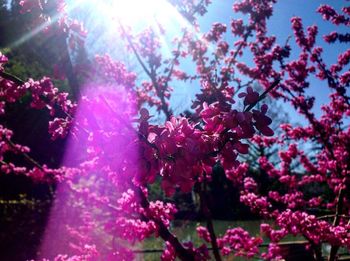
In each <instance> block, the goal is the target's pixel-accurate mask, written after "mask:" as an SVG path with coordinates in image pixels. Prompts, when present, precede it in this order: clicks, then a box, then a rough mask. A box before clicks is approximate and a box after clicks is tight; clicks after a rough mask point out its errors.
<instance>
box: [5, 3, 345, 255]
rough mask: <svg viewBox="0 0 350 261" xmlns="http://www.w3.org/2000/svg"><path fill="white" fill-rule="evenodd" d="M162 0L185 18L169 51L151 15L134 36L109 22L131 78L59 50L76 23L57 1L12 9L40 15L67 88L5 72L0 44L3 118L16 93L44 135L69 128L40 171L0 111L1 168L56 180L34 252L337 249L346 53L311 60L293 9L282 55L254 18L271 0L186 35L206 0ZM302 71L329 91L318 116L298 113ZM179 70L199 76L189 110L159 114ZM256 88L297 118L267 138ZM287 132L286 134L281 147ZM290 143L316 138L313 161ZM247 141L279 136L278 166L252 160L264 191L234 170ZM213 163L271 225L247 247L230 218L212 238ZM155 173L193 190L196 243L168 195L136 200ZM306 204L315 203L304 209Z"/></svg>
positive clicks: (69, 46)
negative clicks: (58, 162)
mask: <svg viewBox="0 0 350 261" xmlns="http://www.w3.org/2000/svg"><path fill="white" fill-rule="evenodd" d="M169 2H170V3H171V4H172V6H173V7H174V8H176V9H177V10H178V12H179V13H180V14H181V15H182V16H183V17H184V18H185V19H186V21H188V23H190V24H191V25H192V26H193V28H194V29H191V30H190V29H188V28H187V29H185V30H184V31H183V34H182V35H181V36H179V37H177V38H176V39H175V41H174V45H175V46H174V50H173V51H172V53H171V55H170V57H163V56H164V55H163V54H162V53H161V52H160V50H161V41H160V36H159V32H160V33H161V34H166V30H165V29H164V28H162V26H161V25H160V24H158V25H157V32H158V33H157V32H156V30H155V28H154V27H150V28H147V29H146V30H144V31H142V32H141V33H139V34H134V33H133V32H132V28H128V27H127V26H126V25H124V24H123V23H122V21H119V22H118V21H117V26H118V27H119V31H120V35H121V38H122V39H123V40H124V41H125V45H126V46H127V48H128V50H129V51H130V52H131V53H132V54H133V55H134V56H135V59H136V61H137V62H138V64H139V66H140V67H141V68H142V70H143V74H141V75H136V74H135V73H133V72H130V71H128V70H127V68H126V66H125V65H124V64H123V63H122V62H119V61H114V60H113V59H112V58H111V57H110V56H108V55H100V56H96V57H95V58H94V60H93V61H92V62H91V63H86V64H79V66H74V64H73V63H72V62H71V59H70V55H71V54H74V53H75V52H78V50H79V48H80V47H81V46H83V45H84V39H85V37H86V32H85V31H84V29H83V27H82V25H81V24H80V23H78V22H76V21H74V20H72V19H70V18H69V16H68V15H67V13H66V8H67V6H66V5H65V4H64V1H31V0H25V1H21V2H20V4H21V5H22V7H23V12H33V14H34V16H35V17H37V20H36V24H37V25H38V24H39V25H41V26H42V24H44V25H45V26H42V27H44V31H45V36H46V37H47V36H50V35H51V36H55V37H56V38H55V39H58V40H57V45H58V46H59V48H60V50H64V51H63V52H62V57H63V58H62V60H61V61H60V64H57V65H56V66H57V72H59V73H58V74H59V75H60V77H62V76H65V77H67V78H68V80H69V82H70V85H71V86H72V88H73V92H72V93H73V94H74V95H73V96H74V97H73V98H72V99H69V96H68V94H67V93H63V92H60V91H59V89H58V88H56V87H55V86H54V85H53V83H52V81H51V80H50V78H48V77H45V78H43V79H41V80H33V79H29V80H22V79H19V78H17V77H16V76H14V75H11V74H9V73H7V72H6V62H7V58H6V57H5V56H4V55H0V114H1V115H2V116H3V115H6V113H7V111H6V108H7V106H9V104H12V103H18V102H23V101H24V100H25V101H28V106H29V107H30V108H33V109H38V110H47V111H48V112H49V114H50V116H51V117H52V119H51V120H50V121H49V122H48V126H49V134H50V135H51V137H52V139H53V140H55V139H61V138H65V137H66V136H67V135H68V136H69V138H68V144H69V145H68V150H67V152H66V157H65V158H66V159H65V160H64V162H63V164H62V166H61V167H59V168H53V167H52V166H50V162H41V161H40V159H34V158H33V157H32V156H31V150H30V148H28V147H27V146H25V144H18V143H17V142H16V140H15V137H14V136H15V133H13V131H12V130H11V129H9V128H7V127H6V122H3V121H2V122H1V125H0V142H1V149H0V160H1V161H0V166H1V172H2V173H6V174H12V175H14V174H17V175H26V176H28V177H30V178H32V179H33V180H35V181H36V182H49V183H55V184H59V185H58V188H57V190H56V194H57V197H56V203H55V205H54V207H53V209H52V213H59V215H58V217H56V218H55V217H54V215H52V217H51V219H50V221H49V224H48V228H47V231H46V235H45V238H44V241H43V243H42V249H41V253H42V254H41V255H42V256H41V257H42V258H46V257H48V258H52V259H54V260H99V259H102V260H130V259H131V258H132V255H133V251H132V246H133V245H134V244H136V243H137V242H140V241H143V240H145V239H147V238H150V237H160V238H161V239H163V240H164V251H163V254H162V259H163V260H175V258H176V257H178V258H180V259H181V260H209V259H211V258H215V260H222V256H226V255H229V254H231V253H233V254H234V255H237V256H245V257H248V258H250V257H254V256H260V257H261V258H263V259H267V260H272V259H276V260H278V259H282V257H281V251H280V247H279V244H278V243H279V242H280V241H281V240H282V239H283V238H284V237H285V236H287V235H289V234H292V235H299V236H302V237H304V238H305V239H306V240H307V241H308V246H307V247H309V248H310V249H311V250H312V251H313V253H314V257H315V259H316V260H322V251H321V246H322V244H328V245H330V247H331V250H330V253H329V257H328V258H329V260H336V259H337V253H338V250H339V248H340V247H350V246H349V233H348V230H349V228H350V227H349V226H350V225H349V220H350V219H349V213H348V212H349V207H350V205H349V202H348V195H347V194H348V193H347V186H348V184H349V181H348V175H349V164H350V161H349V153H350V151H349V150H350V140H349V137H350V136H349V127H347V126H346V125H345V123H346V119H347V117H348V116H349V113H350V110H349V97H348V96H347V87H349V77H350V72H349V71H346V66H347V65H348V64H349V62H350V50H348V51H346V52H345V53H341V54H340V55H339V59H338V62H337V63H336V64H334V65H327V64H325V62H324V61H323V59H322V52H323V51H322V48H320V47H318V46H317V45H316V36H317V26H310V27H308V28H307V30H306V31H304V29H303V26H302V20H301V18H298V17H293V18H292V20H291V25H292V29H293V30H294V34H295V36H294V39H295V40H296V42H297V44H298V46H299V48H300V55H299V58H298V59H296V60H291V59H290V58H289V57H290V53H291V48H290V46H289V43H288V41H287V42H286V44H285V45H282V46H281V45H279V44H277V41H276V38H275V37H274V36H270V35H269V34H268V30H267V27H266V24H267V20H268V19H269V18H270V17H271V16H272V14H273V4H275V2H276V0H259V1H252V0H241V1H237V2H236V3H234V4H233V12H235V13H241V14H242V15H244V16H246V19H243V20H241V19H232V21H231V25H230V30H228V29H227V26H226V25H224V24H221V23H215V24H213V26H212V29H211V30H210V31H209V32H207V33H205V34H203V35H201V34H198V32H197V28H198V22H197V17H198V16H202V15H204V14H205V13H206V10H207V7H208V6H209V4H210V1H209V0H202V1H195V0H193V1H191V0H179V1H169ZM317 11H318V12H319V13H320V14H321V15H322V16H323V18H324V19H325V20H328V21H330V22H331V23H334V24H336V25H345V26H349V25H350V18H349V15H350V10H349V7H344V8H343V9H342V13H338V12H337V11H335V10H334V9H333V8H332V7H330V6H328V5H322V6H321V7H320V8H319V9H318V10H317ZM57 17H58V18H57ZM228 31H230V33H231V34H232V35H233V36H234V37H236V38H237V39H238V40H237V41H236V42H235V43H234V44H233V45H230V44H229V43H228V42H226V41H224V40H223V39H224V37H223V35H224V34H227V33H228ZM324 40H325V41H326V42H328V43H333V42H335V41H340V42H344V43H348V42H349V35H348V34H341V33H337V32H332V33H330V34H329V35H326V36H325V37H324ZM209 47H210V48H209ZM295 51H297V50H295ZM247 53H248V54H250V56H251V57H252V61H251V62H250V63H244V62H243V60H245V59H243V58H245V56H246V54H247ZM186 58H187V59H189V60H192V61H193V62H194V63H195V65H196V71H195V73H194V75H192V74H191V73H188V72H186V71H185V69H184V68H183V67H181V62H182V61H183V60H184V59H186ZM248 64H249V65H248ZM311 75H312V76H315V77H317V78H318V79H319V80H320V81H325V82H326V83H327V85H328V87H329V88H330V89H331V90H332V94H331V95H330V102H329V104H327V105H324V106H323V107H322V111H323V113H324V114H323V115H322V116H321V117H320V118H317V117H316V116H315V115H314V114H313V112H312V107H313V103H314V100H315V98H314V97H308V96H307V95H306V90H307V88H308V87H309V85H310V84H309V80H308V78H309V77H310V76H311ZM78 76H79V77H78ZM180 81H184V82H189V81H198V82H199V84H200V87H201V90H200V93H198V94H197V95H196V97H195V100H194V101H193V105H192V109H193V110H194V115H192V116H191V117H184V116H180V115H173V112H172V110H171V107H170V106H169V99H170V97H171V94H172V90H173V88H176V84H177V83H178V82H180ZM254 82H259V84H261V85H262V86H263V87H264V92H263V93H261V94H259V93H257V92H256V91H254V90H253V89H252V88H251V87H250V85H251V84H252V83H254ZM266 95H271V96H272V97H274V98H276V99H281V100H283V101H285V102H290V103H291V104H292V105H293V106H294V107H295V109H296V110H297V111H298V112H299V113H300V114H302V115H304V116H305V118H306V119H307V121H308V124H307V125H306V126H304V127H293V126H291V125H290V124H284V125H282V126H281V128H282V130H283V135H279V136H273V135H274V132H273V130H272V129H271V128H270V127H269V126H270V124H271V123H272V120H271V119H270V118H269V117H268V115H269V113H268V106H267V105H265V104H263V105H261V106H257V104H258V103H259V105H260V104H261V102H263V99H264V97H265V96H266ZM237 99H242V101H243V106H242V107H238V108H237V107H235V100H237ZM241 104H242V103H241ZM150 108H155V109H156V111H158V112H159V113H161V114H162V115H164V118H165V121H164V122H157V123H155V122H153V121H152V115H151V113H150V111H152V110H151V109H150ZM287 140H288V144H290V145H289V146H288V148H287V149H283V148H284V146H283V145H284V144H285V142H286V141H287ZM300 140H303V141H305V142H310V143H317V144H319V145H320V146H319V147H320V149H319V150H318V151H315V152H314V157H315V158H316V160H315V161H313V160H311V159H310V158H309V157H308V156H307V155H306V153H305V152H303V151H302V150H300V149H298V145H297V144H298V142H299V141H300ZM247 141H251V142H254V143H256V144H259V146H266V147H268V146H271V145H274V144H278V145H279V146H280V148H281V149H280V151H279V154H278V155H279V158H280V160H281V162H280V164H278V165H272V164H271V163H270V162H269V161H268V160H267V158H266V157H261V158H260V159H259V164H260V167H261V168H262V169H263V170H264V171H265V172H266V173H267V174H268V176H269V180H270V181H273V182H277V183H278V184H280V185H279V188H278V189H277V190H276V191H269V192H266V193H259V190H258V186H259V184H257V183H256V181H255V180H254V179H253V178H252V177H250V176H249V175H247V170H248V168H249V166H248V165H247V163H245V162H240V161H239V160H238V155H240V154H246V153H248V152H249V146H248V145H247V144H248V143H247ZM13 155H15V156H16V157H13ZM14 158H15V159H16V158H17V159H22V161H21V160H13V159H14ZM24 161H25V163H23V162H24ZM292 162H298V163H299V164H300V169H302V173H303V175H299V174H298V173H300V170H298V173H295V171H294V169H291V168H290V166H291V164H292ZM217 164H219V165H220V166H221V167H222V168H223V169H224V171H225V175H226V177H227V179H229V180H231V181H232V182H233V184H234V185H235V186H237V187H238V188H240V189H241V201H242V202H243V203H245V204H246V205H248V206H249V207H250V208H251V210H252V211H254V212H257V213H258V214H260V215H261V216H262V217H264V218H268V219H272V220H273V221H274V225H269V224H262V225H261V231H262V233H264V234H265V235H266V236H267V237H268V238H269V240H270V243H269V247H268V250H267V252H263V253H260V251H259V246H260V245H261V244H262V243H263V240H262V237H254V236H250V235H249V234H248V232H246V231H245V230H243V229H242V228H233V229H228V230H227V231H226V232H225V234H224V235H223V236H221V237H218V236H217V235H216V233H215V228H214V224H213V221H212V213H211V212H210V209H211V206H210V201H209V200H208V192H207V189H208V186H209V185H210V182H211V180H212V178H213V177H212V174H213V173H214V172H213V171H212V169H213V166H214V165H217ZM156 179H160V180H161V188H162V190H163V191H164V193H165V194H166V195H167V196H169V197H171V196H172V195H173V194H174V193H175V191H176V190H180V191H182V192H190V191H192V190H193V191H195V192H196V193H197V194H198V195H199V198H200V208H201V211H202V212H203V215H204V216H205V218H206V227H202V226H199V227H197V232H198V235H199V237H200V238H202V239H203V244H202V245H201V246H197V245H194V244H193V243H192V242H181V241H180V240H179V239H178V238H177V236H176V235H175V234H174V233H173V232H172V230H171V221H172V220H173V218H174V214H175V213H176V206H175V205H174V204H171V203H169V202H163V201H159V200H157V201H150V200H149V197H148V191H149V189H150V188H151V187H152V184H153V183H154V182H155V180H156ZM315 182H316V183H320V184H322V185H323V186H324V187H325V188H326V189H327V193H330V194H331V198H326V197H324V196H322V194H317V195H311V196H310V193H305V187H306V186H307V185H308V184H310V183H315ZM322 192H324V193H326V192H325V191H322ZM60 195H61V196H60ZM315 208H316V209H318V210H323V209H325V210H327V212H328V213H329V214H327V215H326V216H320V215H314V214H312V213H314V209H315ZM58 235H59V236H58ZM55 237H57V238H60V239H62V240H61V242H60V243H57V242H58V241H55ZM101 237H103V240H101ZM47 239H48V240H47ZM209 249H211V250H212V254H211V253H210V252H209ZM41 257H40V258H41ZM38 258H39V257H38Z"/></svg>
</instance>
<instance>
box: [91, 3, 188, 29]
mask: <svg viewBox="0 0 350 261" xmlns="http://www.w3.org/2000/svg"><path fill="white" fill-rule="evenodd" d="M88 1H89V2H94V4H95V6H96V8H97V9H98V11H99V13H100V15H101V16H102V17H101V18H106V16H107V17H109V18H112V19H115V20H118V21H120V22H122V23H123V24H125V25H129V26H132V27H142V26H145V25H151V24H152V23H154V21H157V22H160V23H163V22H166V21H168V22H169V21H171V20H172V21H173V22H174V19H176V20H177V24H178V25H179V23H180V24H182V25H184V24H183V23H184V20H183V17H182V16H181V15H180V14H179V13H178V12H177V10H176V8H175V7H174V6H172V5H171V4H170V3H169V2H168V1H166V0H148V1H145V0H106V1H98V2H97V1H96V0H88Z"/></svg>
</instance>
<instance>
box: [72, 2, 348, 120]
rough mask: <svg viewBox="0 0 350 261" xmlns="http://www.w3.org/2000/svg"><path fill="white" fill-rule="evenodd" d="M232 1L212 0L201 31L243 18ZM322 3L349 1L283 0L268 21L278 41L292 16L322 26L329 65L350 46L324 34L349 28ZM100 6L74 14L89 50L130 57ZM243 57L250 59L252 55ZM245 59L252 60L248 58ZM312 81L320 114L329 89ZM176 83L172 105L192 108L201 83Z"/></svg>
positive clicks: (171, 21)
mask: <svg viewBox="0 0 350 261" xmlns="http://www.w3.org/2000/svg"><path fill="white" fill-rule="evenodd" d="M70 1H71V0H70ZM151 1H156V0H149V2H151ZM232 3H233V1H231V0H213V3H212V4H211V5H210V7H209V9H208V13H207V14H206V15H205V16H204V17H203V18H201V19H200V26H201V31H202V32H203V33H204V32H206V31H208V30H209V29H210V26H211V24H212V23H214V22H223V23H225V24H227V26H228V28H230V20H231V19H232V18H240V17H237V14H235V13H233V11H232ZM323 3H327V4H330V5H332V6H334V7H335V8H336V9H337V10H340V9H341V7H342V6H344V5H349V4H350V2H349V1H346V0H333V1H325V0H280V1H278V3H277V4H276V5H275V6H274V10H275V12H274V15H273V16H272V17H271V18H270V20H269V23H268V28H269V33H270V34H271V35H275V36H276V37H277V42H278V43H281V44H284V43H285V41H286V39H287V38H288V37H289V36H293V33H292V30H291V25H290V18H291V17H292V16H300V17H302V18H303V23H304V27H307V26H308V25H313V24H317V25H319V35H318V43H319V45H320V46H322V47H323V48H324V50H325V52H324V56H323V58H324V60H325V61H326V63H327V64H330V63H334V62H335V61H336V60H337V55H338V54H339V52H340V51H345V50H346V49H347V46H346V45H340V44H333V45H326V44H325V43H324V42H323V41H322V39H321V37H322V35H323V34H326V33H329V32H331V31H334V30H340V31H343V32H345V31H347V32H348V31H349V30H348V28H345V27H339V28H337V27H335V26H333V25H332V24H331V23H329V22H325V21H323V19H322V18H321V16H320V15H319V14H318V13H316V9H317V8H318V7H319V6H320V5H321V4H323ZM97 9H98V6H96V5H95V6H92V7H91V14H90V18H89V19H87V18H86V15H85V14H81V13H79V12H77V13H75V16H77V17H78V18H80V19H82V20H84V22H85V24H86V27H87V29H88V30H89V31H90V36H89V38H88V41H87V43H88V49H89V50H90V53H91V54H93V53H99V54H103V53H105V52H112V54H113V55H114V56H115V57H118V58H121V59H123V58H125V57H126V58H128V57H127V56H128V54H126V55H123V54H120V53H118V51H119V50H120V49H121V48H120V46H121V45H123V43H122V42H121V40H120V38H118V37H117V34H116V31H115V29H116V26H115V27H113V23H112V24H111V21H108V19H106V17H105V16H104V17H101V15H100V14H98V13H97V12H96V10H97ZM155 12H159V14H161V15H163V16H165V17H167V14H166V12H165V10H156V11H155ZM143 19H144V17H142V16H137V17H135V20H137V21H136V22H137V24H138V25H140V24H141V26H142V25H144V24H145V21H144V20H143ZM176 19H177V18H176V17H175V18H174V17H171V15H169V18H168V20H166V21H164V22H163V23H164V24H163V25H164V27H165V28H166V29H167V30H169V31H170V32H171V34H172V35H174V34H177V33H179V32H180V28H181V25H180V24H181V23H179V22H178V21H177V20H176ZM96 23H99V26H96ZM101 30H102V31H103V30H105V32H104V34H103V35H101ZM170 38H171V37H170ZM170 38H169V39H165V40H164V41H165V42H167V41H169V40H170ZM226 40H227V41H228V42H229V43H230V44H232V43H233V42H234V41H235V39H233V38H232V37H231V36H230V35H229V34H228V36H227V37H226ZM290 44H291V46H292V49H293V50H294V51H293V52H292V57H291V59H296V58H297V56H298V54H299V51H300V50H299V48H298V47H297V46H296V45H295V41H294V38H292V39H291V40H290ZM165 46H166V45H165ZM163 51H164V52H167V48H164V50H163ZM244 59H249V57H247V58H244ZM246 62H247V63H250V61H248V60H247V61H246ZM184 68H185V70H186V71H194V67H193V64H191V63H187V62H186V63H184ZM136 72H138V71H136ZM310 82H311V87H310V89H309V93H308V94H310V95H315V96H316V103H315V109H314V112H315V113H316V114H317V115H320V112H321V111H320V106H321V104H324V103H326V102H327V101H328V94H329V89H328V88H327V86H326V83H324V82H320V81H318V80H317V79H315V78H310ZM173 86H174V87H175V88H174V89H175V91H174V93H173V96H172V99H171V104H172V105H173V107H172V108H173V110H174V112H175V113H176V114H178V113H180V112H182V111H183V110H184V109H188V108H189V107H190V105H191V100H192V99H193V98H194V95H195V93H196V92H198V91H199V85H198V83H192V84H189V83H178V82H174V83H173ZM284 108H285V110H286V111H288V112H289V114H290V115H291V117H292V119H293V121H297V122H300V123H304V122H305V121H304V119H303V118H302V117H300V116H299V115H298V114H296V113H295V112H294V110H293V109H292V108H291V107H290V106H288V105H287V104H286V105H284Z"/></svg>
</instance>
